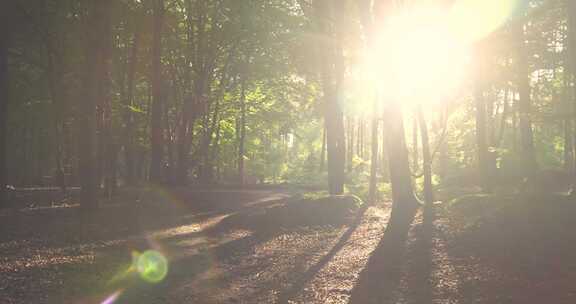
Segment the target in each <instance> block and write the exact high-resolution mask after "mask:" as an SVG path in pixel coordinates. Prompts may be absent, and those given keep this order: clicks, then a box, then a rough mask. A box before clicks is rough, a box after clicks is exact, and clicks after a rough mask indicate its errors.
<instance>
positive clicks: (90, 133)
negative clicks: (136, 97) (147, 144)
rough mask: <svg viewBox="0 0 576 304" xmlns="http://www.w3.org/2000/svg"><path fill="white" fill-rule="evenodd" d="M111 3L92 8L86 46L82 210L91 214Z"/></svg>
mask: <svg viewBox="0 0 576 304" xmlns="http://www.w3.org/2000/svg"><path fill="white" fill-rule="evenodd" d="M111 4H112V1H111V0H102V1H97V2H94V3H93V4H92V7H91V10H90V12H89V17H88V18H89V21H88V24H89V25H90V27H89V28H90V30H91V31H94V33H91V34H90V35H88V38H87V39H88V41H89V43H88V45H87V46H86V58H85V60H86V72H87V75H86V78H85V84H84V86H85V94H86V99H85V102H84V103H83V104H82V108H81V113H80V119H79V120H78V122H79V124H80V126H79V133H78V136H79V139H78V143H79V153H80V164H79V171H80V172H79V173H80V183H81V187H82V191H81V195H80V203H81V206H82V210H84V211H88V210H91V209H94V208H97V207H98V205H97V204H98V178H97V166H98V155H97V151H98V145H97V134H96V131H97V122H96V121H97V117H96V116H97V110H96V109H97V106H98V104H99V101H100V99H101V98H102V90H101V88H102V83H103V82H104V81H106V80H105V79H104V78H105V76H106V74H105V65H106V64H107V61H108V58H106V55H107V52H106V41H107V37H106V34H107V33H110V30H109V27H110V7H111Z"/></svg>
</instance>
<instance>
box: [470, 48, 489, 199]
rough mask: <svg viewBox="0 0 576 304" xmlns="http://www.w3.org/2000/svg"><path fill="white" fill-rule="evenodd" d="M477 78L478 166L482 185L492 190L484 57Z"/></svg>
mask: <svg viewBox="0 0 576 304" xmlns="http://www.w3.org/2000/svg"><path fill="white" fill-rule="evenodd" d="M477 62H478V63H477V64H478V66H477V67H476V75H475V76H476V79H475V83H474V101H475V104H476V151H477V161H478V163H477V166H478V174H479V177H480V186H481V187H482V190H484V191H486V192H491V191H492V185H491V182H490V169H489V168H490V162H489V155H488V142H487V140H488V139H487V137H488V134H487V130H486V128H487V127H486V103H485V100H484V88H483V84H482V81H484V80H483V77H482V76H483V68H484V66H483V62H484V59H483V58H478V59H477Z"/></svg>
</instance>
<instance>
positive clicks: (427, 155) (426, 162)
mask: <svg viewBox="0 0 576 304" xmlns="http://www.w3.org/2000/svg"><path fill="white" fill-rule="evenodd" d="M416 111H417V115H418V125H419V126H420V135H421V139H422V171H423V172H424V203H425V204H426V206H427V207H430V206H432V204H433V203H434V188H433V187H432V154H431V151H430V140H429V138H428V125H427V123H426V118H425V117H424V112H423V110H422V106H421V105H420V106H418V109H417V110H416Z"/></svg>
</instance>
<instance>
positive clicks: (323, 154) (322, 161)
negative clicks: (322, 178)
mask: <svg viewBox="0 0 576 304" xmlns="http://www.w3.org/2000/svg"><path fill="white" fill-rule="evenodd" d="M325 162H326V126H324V127H323V128H322V146H321V147H320V166H319V169H318V171H319V172H324V166H325Z"/></svg>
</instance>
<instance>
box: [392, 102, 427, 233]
mask: <svg viewBox="0 0 576 304" xmlns="http://www.w3.org/2000/svg"><path fill="white" fill-rule="evenodd" d="M402 112H403V111H402V109H401V105H399V104H395V105H392V106H390V107H389V109H388V110H387V112H386V113H385V115H384V118H385V129H386V130H387V133H386V139H385V140H386V141H385V142H386V150H387V152H388V153H387V154H388V167H389V170H390V183H391V188H392V215H391V220H393V219H398V220H411V219H412V216H410V215H411V214H412V215H413V214H414V212H416V209H417V207H418V206H419V205H420V203H419V201H418V199H417V198H416V196H415V195H414V189H413V186H412V174H411V172H410V164H409V160H408V149H407V148H406V140H405V132H404V121H403V120H404V118H403V115H402ZM400 226H403V225H400Z"/></svg>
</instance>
